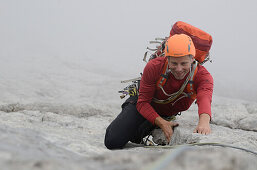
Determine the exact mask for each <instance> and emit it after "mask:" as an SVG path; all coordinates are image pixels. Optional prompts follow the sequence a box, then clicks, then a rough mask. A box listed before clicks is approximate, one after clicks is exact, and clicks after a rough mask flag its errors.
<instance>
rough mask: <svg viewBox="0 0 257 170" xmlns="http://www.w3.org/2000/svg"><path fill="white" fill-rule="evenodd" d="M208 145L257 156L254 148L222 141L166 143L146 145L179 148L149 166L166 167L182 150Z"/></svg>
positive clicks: (159, 169) (156, 168) (157, 168)
mask: <svg viewBox="0 0 257 170" xmlns="http://www.w3.org/2000/svg"><path fill="white" fill-rule="evenodd" d="M206 145H210V146H220V147H228V148H233V149H239V150H242V151H245V152H249V153H252V154H254V155H256V156H257V152H254V151H252V150H249V149H245V148H241V147H237V146H232V145H227V144H221V143H193V144H185V145H174V146H169V145H165V146H144V147H145V148H164V149H173V148H177V149H175V150H173V151H172V152H170V153H168V154H166V155H164V156H163V157H162V158H161V159H159V160H158V161H157V162H156V163H155V164H154V167H151V168H148V169H152V170H161V169H165V167H166V166H167V165H168V164H170V162H171V161H173V160H174V159H175V158H176V157H177V156H178V155H180V154H181V153H182V152H184V151H186V150H189V149H192V146H206Z"/></svg>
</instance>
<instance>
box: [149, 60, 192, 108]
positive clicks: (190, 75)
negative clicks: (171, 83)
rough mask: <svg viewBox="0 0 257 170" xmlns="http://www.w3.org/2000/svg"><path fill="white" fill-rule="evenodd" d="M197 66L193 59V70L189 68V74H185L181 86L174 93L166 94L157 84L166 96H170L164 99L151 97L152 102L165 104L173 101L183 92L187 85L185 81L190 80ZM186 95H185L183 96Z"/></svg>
mask: <svg viewBox="0 0 257 170" xmlns="http://www.w3.org/2000/svg"><path fill="white" fill-rule="evenodd" d="M196 67H197V62H196V61H194V64H193V70H191V68H190V73H189V75H188V76H187V78H186V80H185V82H184V83H183V85H182V86H181V88H180V89H179V91H177V92H175V93H172V94H167V93H166V92H165V91H164V89H163V87H162V86H161V85H159V87H160V88H161V90H162V92H163V93H164V94H165V95H166V96H170V97H169V98H167V99H165V100H159V99H157V98H153V99H152V100H153V102H155V103H158V104H167V103H170V102H172V101H174V100H175V99H176V98H177V97H178V96H179V95H180V94H183V91H184V89H185V88H186V86H187V83H188V81H189V80H190V78H191V77H193V76H194V72H195V69H196ZM185 97H186V96H185Z"/></svg>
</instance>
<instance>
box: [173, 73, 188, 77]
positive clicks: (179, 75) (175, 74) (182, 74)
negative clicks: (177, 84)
mask: <svg viewBox="0 0 257 170" xmlns="http://www.w3.org/2000/svg"><path fill="white" fill-rule="evenodd" d="M173 75H174V77H175V78H176V79H183V78H184V77H185V75H186V73H185V72H175V73H174V74H173Z"/></svg>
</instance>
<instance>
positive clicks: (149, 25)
mask: <svg viewBox="0 0 257 170" xmlns="http://www.w3.org/2000/svg"><path fill="white" fill-rule="evenodd" d="M256 6H257V2H256V1H253V0H245V1H240V0H227V1H224V0H215V1H214V0H213V1H207V0H205V1H204V0H194V1H192V0H188V1H186V0H180V1H172V0H163V1H161V0H160V1H153V0H148V1H147V0H141V1H136V0H127V1H125V0H109V1H99V0H86V1H85V0H73V1H71V0H22V1H21V0H0V63H1V66H3V65H4V64H5V61H6V60H10V59H11V61H12V62H13V65H14V66H19V63H20V62H21V61H23V62H24V61H26V62H27V65H28V66H29V65H30V62H31V64H32V65H33V62H32V61H31V58H34V59H37V60H40V59H44V58H48V59H49V58H55V60H56V58H57V59H58V58H60V59H65V58H74V59H78V60H83V62H85V61H87V62H89V63H92V68H93V69H101V70H104V71H105V72H106V74H107V73H109V74H110V75H112V76H117V77H121V78H122V79H129V78H134V77H138V75H139V73H140V72H142V70H143V68H144V65H145V63H143V61H142V58H143V54H144V52H145V50H146V47H147V45H148V42H149V41H150V40H153V39H154V38H155V37H165V36H168V35H169V31H170V29H171V25H172V24H174V23H175V22H176V21H179V20H180V21H184V22H187V23H189V24H192V25H194V26H196V27H199V28H201V29H203V30H204V31H206V32H208V33H210V34H211V35H212V37H213V46H212V48H211V57H212V60H213V62H212V63H207V64H205V66H206V68H207V69H208V70H209V71H210V72H211V74H212V75H213V77H214V81H215V90H214V94H216V95H220V96H226V97H232V98H241V99H245V100H251V101H257V89H256V87H257V79H256V78H255V77H256V76H255V73H257V68H256V62H257V54H256V49H257V41H256V40H257V32H256V30H257V19H256V18H257V10H256ZM47 61H48V62H49V61H51V60H47ZM27 65H26V67H28V66H27ZM14 71H15V70H14ZM117 83H119V82H117Z"/></svg>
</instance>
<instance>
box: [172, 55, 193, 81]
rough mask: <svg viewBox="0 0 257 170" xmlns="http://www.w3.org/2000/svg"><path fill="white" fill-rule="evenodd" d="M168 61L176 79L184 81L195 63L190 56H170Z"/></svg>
mask: <svg viewBox="0 0 257 170" xmlns="http://www.w3.org/2000/svg"><path fill="white" fill-rule="evenodd" d="M168 61H169V62H168V63H169V68H170V70H171V73H172V74H173V75H174V77H175V78H176V79H178V80H182V79H183V78H184V77H185V76H186V74H187V73H188V72H189V71H190V67H191V64H192V62H193V57H192V56H190V55H186V56H182V57H172V56H168Z"/></svg>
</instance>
